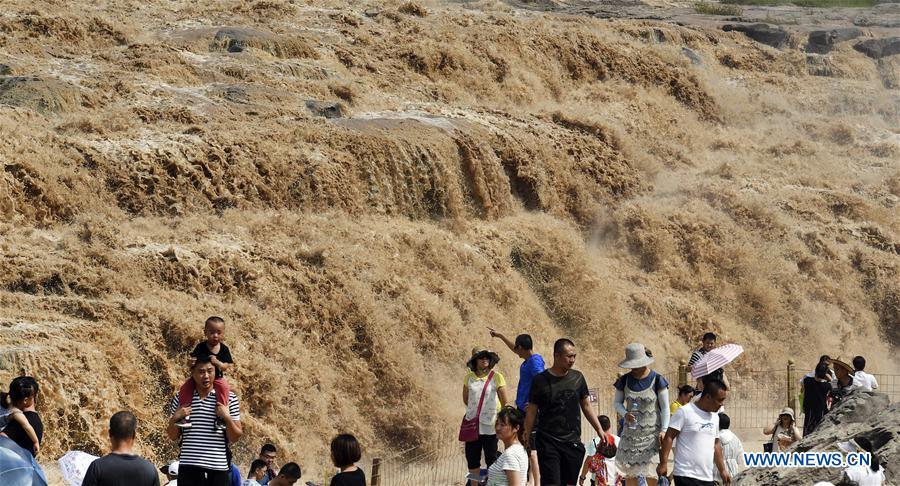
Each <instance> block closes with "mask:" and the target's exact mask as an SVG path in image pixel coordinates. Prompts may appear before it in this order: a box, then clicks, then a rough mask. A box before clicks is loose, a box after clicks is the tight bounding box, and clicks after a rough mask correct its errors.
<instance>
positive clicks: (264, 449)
mask: <svg viewBox="0 0 900 486" xmlns="http://www.w3.org/2000/svg"><path fill="white" fill-rule="evenodd" d="M266 452H278V449H276V448H275V446H274V445H273V444H263V446H262V449H260V450H259V455H263V454H265V453H266Z"/></svg>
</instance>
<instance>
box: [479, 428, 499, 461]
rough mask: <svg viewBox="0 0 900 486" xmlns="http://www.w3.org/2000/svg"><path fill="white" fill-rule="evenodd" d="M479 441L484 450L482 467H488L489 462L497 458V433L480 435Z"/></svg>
mask: <svg viewBox="0 0 900 486" xmlns="http://www.w3.org/2000/svg"><path fill="white" fill-rule="evenodd" d="M481 442H482V448H483V450H484V464H485V466H484V467H486V468H490V467H491V464H493V463H494V461H496V460H497V435H496V434H491V435H482V436H481Z"/></svg>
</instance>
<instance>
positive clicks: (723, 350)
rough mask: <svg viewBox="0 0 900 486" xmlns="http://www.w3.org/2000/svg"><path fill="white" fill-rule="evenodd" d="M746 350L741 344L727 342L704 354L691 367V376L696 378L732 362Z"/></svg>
mask: <svg viewBox="0 0 900 486" xmlns="http://www.w3.org/2000/svg"><path fill="white" fill-rule="evenodd" d="M743 352H744V348H742V347H741V346H740V345H739V344H725V345H723V346H719V347H718V348H716V349H713V350H712V351H709V352H708V353H706V354H704V355H703V357H702V358H700V359H699V360H697V362H696V363H694V366H692V367H691V376H692V377H693V378H694V379H695V380H696V379H697V378H700V377H701V376H706V375H708V374H710V373H712V372H713V371H716V370H717V369H719V368H722V367H723V366H725V365H727V364H728V363H731V362H732V361H734V360H735V358H737V357H738V356H740V355H741V353H743Z"/></svg>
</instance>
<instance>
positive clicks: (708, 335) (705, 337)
mask: <svg viewBox="0 0 900 486" xmlns="http://www.w3.org/2000/svg"><path fill="white" fill-rule="evenodd" d="M702 340H703V341H715V340H716V334H715V333H712V332H708V333H706V334H704V335H703V339H702Z"/></svg>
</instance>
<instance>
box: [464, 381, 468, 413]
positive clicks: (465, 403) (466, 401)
mask: <svg viewBox="0 0 900 486" xmlns="http://www.w3.org/2000/svg"><path fill="white" fill-rule="evenodd" d="M463 405H465V406H467V407H468V406H469V385H468V384H466V383H463Z"/></svg>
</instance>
